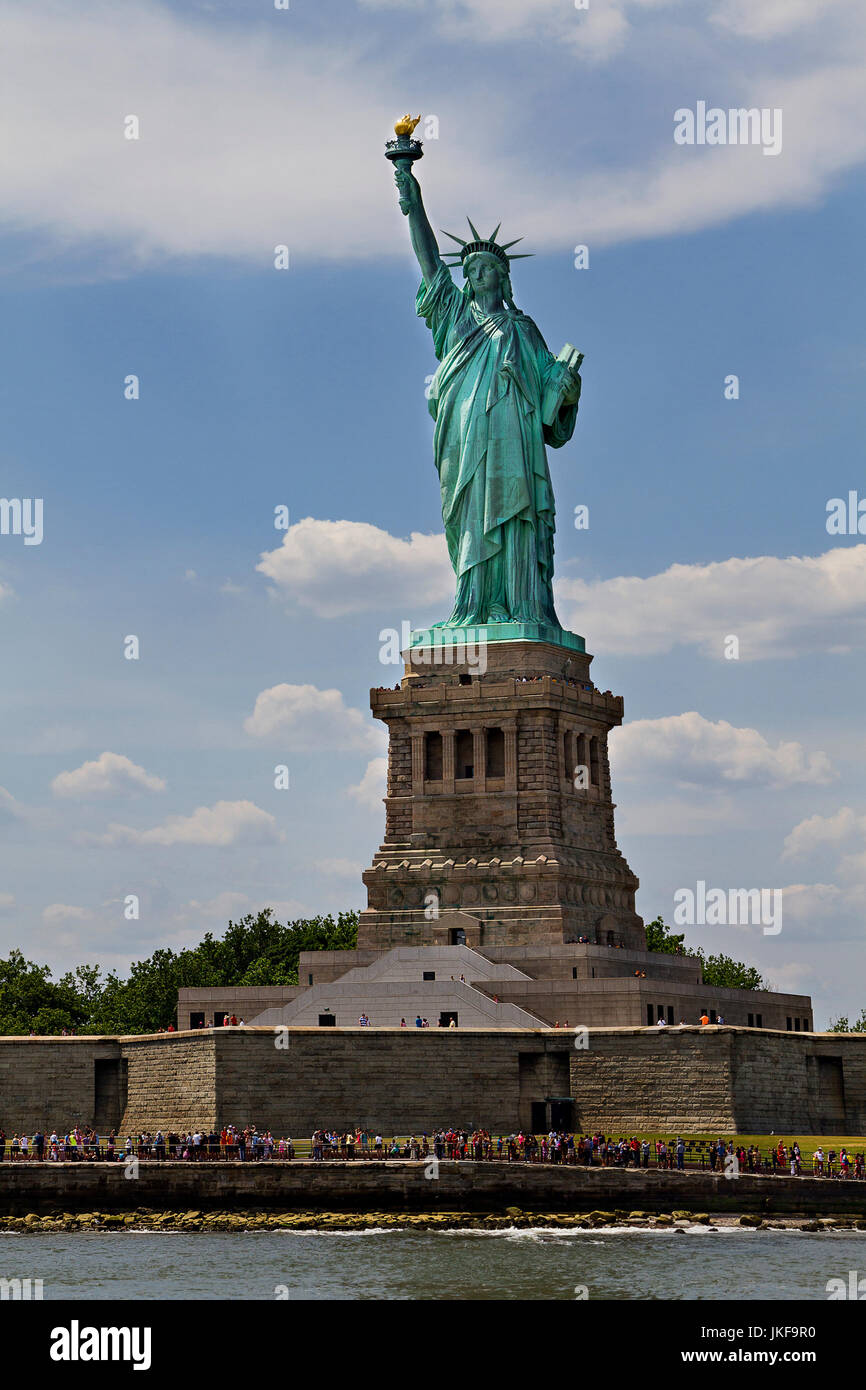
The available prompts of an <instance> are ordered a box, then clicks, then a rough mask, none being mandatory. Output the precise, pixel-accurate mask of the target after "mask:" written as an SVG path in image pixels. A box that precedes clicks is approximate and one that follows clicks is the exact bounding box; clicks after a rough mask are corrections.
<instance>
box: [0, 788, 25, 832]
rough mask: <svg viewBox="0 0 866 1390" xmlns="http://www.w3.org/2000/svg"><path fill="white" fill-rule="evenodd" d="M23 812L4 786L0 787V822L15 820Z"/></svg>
mask: <svg viewBox="0 0 866 1390" xmlns="http://www.w3.org/2000/svg"><path fill="white" fill-rule="evenodd" d="M23 814H24V813H23V810H22V808H21V806H20V804H19V803H18V802H17V801H16V800H15V797H14V796H13V795H12V793H11V792H7V790H6V788H5V787H0V824H2V822H3V821H11V820H17V819H18V817H19V816H21V815H23Z"/></svg>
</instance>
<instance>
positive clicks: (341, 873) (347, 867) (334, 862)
mask: <svg viewBox="0 0 866 1390" xmlns="http://www.w3.org/2000/svg"><path fill="white" fill-rule="evenodd" d="M313 868H314V869H315V871H316V873H319V874H323V875H324V876H325V878H352V879H356V880H357V881H358V882H360V880H361V874H362V873H363V872H364V865H363V864H356V863H355V861H354V860H352V859H315V860H314V861H313Z"/></svg>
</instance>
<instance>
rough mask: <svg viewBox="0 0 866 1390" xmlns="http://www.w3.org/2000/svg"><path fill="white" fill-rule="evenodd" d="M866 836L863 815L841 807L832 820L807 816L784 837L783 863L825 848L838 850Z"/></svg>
mask: <svg viewBox="0 0 866 1390" xmlns="http://www.w3.org/2000/svg"><path fill="white" fill-rule="evenodd" d="M864 836H866V815H864V814H862V813H859V812H857V811H854V810H852V808H851V807H850V806H841V807H840V808H839V810H838V811H836V812H834V814H833V815H832V816H821V815H815V816H809V818H808V819H807V820H802V821H800V823H799V825H795V826H794V829H793V830H792V831H791V833H790V834H789V835H788V836H786V838H785V844H784V848H783V850H782V858H783V859H799V858H802V857H803V856H804V855H807V854H811V853H812V852H813V851H814V850H816V849H823V848H826V847H827V846H829V847H831V848H833V847H836V848H838V849H840V848H841V847H842V846H844V845H846V844H851V843H852V842H853V841H856V840H858V839H861V838H863V837H864Z"/></svg>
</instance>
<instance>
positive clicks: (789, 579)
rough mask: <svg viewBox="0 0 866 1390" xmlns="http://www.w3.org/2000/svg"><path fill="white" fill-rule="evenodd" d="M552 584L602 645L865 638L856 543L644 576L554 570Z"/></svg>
mask: <svg viewBox="0 0 866 1390" xmlns="http://www.w3.org/2000/svg"><path fill="white" fill-rule="evenodd" d="M556 594H557V599H558V601H559V604H560V615H561V616H562V620H563V622H564V624H565V626H566V627H572V628H574V629H575V630H576V631H578V632H583V633H589V634H591V633H592V632H596V633H603V634H604V644H605V649H606V650H607V651H608V652H611V653H616V652H622V653H626V652H627V653H631V654H640V655H650V654H652V655H657V654H658V653H660V652H667V651H670V650H671V649H672V648H673V647H675V646H678V645H684V646H696V647H698V648H699V649H700V650H701V651H703V652H704V653H705V654H706V655H707V656H712V657H717V658H718V659H719V660H723V659H724V640H725V638H726V637H727V636H728V635H729V634H733V635H735V636H736V637H738V638H739V644H740V645H739V657H740V660H741V661H760V660H764V659H768V658H773V657H787V656H794V655H802V654H803V653H804V652H808V651H836V652H838V651H846V650H849V649H851V648H854V647H857V648H860V647H862V646H863V642H864V638H866V545H854V546H846V547H839V548H836V549H833V550H828V551H825V552H824V554H823V555H818V556H796V555H792V556H788V557H787V558H785V559H779V558H777V557H776V556H774V555H761V556H756V557H755V558H753V559H737V558H732V559H730V560H721V561H715V562H713V563H712V564H708V565H700V564H696V565H672V566H671V567H670V569H667V570H665V571H664V572H663V573H662V574H656V575H651V576H650V577H649V578H648V579H639V578H637V577H628V578H626V577H620V578H616V579H604V580H596V581H593V582H586V581H585V580H581V579H562V580H560V581H559V583H558V584H557V586H556ZM569 601H570V602H571V603H572V604H573V605H574V606H573V607H572V608H571V609H570V610H569V609H568V607H567V605H568V603H569Z"/></svg>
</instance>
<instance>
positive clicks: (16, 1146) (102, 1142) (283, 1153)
mask: <svg viewBox="0 0 866 1390" xmlns="http://www.w3.org/2000/svg"><path fill="white" fill-rule="evenodd" d="M304 1147H306V1145H304ZM297 1156H298V1151H297V1150H296V1147H295V1144H294V1142H293V1140H292V1139H290V1138H288V1137H286V1136H285V1135H283V1136H281V1137H280V1138H275V1136H274V1135H273V1134H272V1133H271V1131H270V1130H269V1129H266V1130H260V1129H258V1128H257V1127H256V1126H255V1125H246V1126H244V1127H243V1128H241V1127H238V1126H236V1125H225V1126H224V1127H223V1128H222V1129H221V1130H219V1131H217V1130H215V1129H212V1130H205V1129H194V1130H186V1131H183V1130H168V1129H166V1130H161V1129H157V1130H156V1131H154V1132H151V1131H143V1132H141V1133H139V1134H138V1135H135V1136H133V1135H127V1136H126V1137H125V1138H123V1139H119V1138H118V1137H117V1135H116V1133H115V1131H114V1130H110V1131H109V1132H108V1133H107V1134H104V1133H103V1134H99V1133H97V1132H96V1131H95V1130H94V1129H92V1128H89V1127H86V1126H79V1125H75V1126H73V1127H72V1128H71V1129H69V1130H68V1131H65V1132H63V1133H58V1131H57V1130H52V1132H51V1133H50V1134H45V1133H43V1132H42V1131H39V1130H38V1131H37V1132H36V1133H35V1134H32V1135H27V1134H18V1133H17V1132H16V1133H15V1134H13V1135H12V1137H11V1139H10V1138H8V1137H7V1135H6V1134H5V1133H4V1131H3V1130H2V1129H0V1162H2V1161H3V1160H4V1159H8V1160H9V1161H10V1162H21V1161H22V1160H33V1159H35V1160H38V1161H48V1162H70V1161H88V1160H89V1161H97V1160H98V1161H107V1162H116V1161H129V1160H131V1159H133V1158H135V1159H143V1160H153V1161H155V1162H162V1161H165V1160H168V1159H171V1160H175V1161H178V1160H181V1161H187V1162H191V1163H198V1162H205V1161H207V1162H219V1161H223V1162H239V1163H244V1162H259V1161H262V1160H267V1159H282V1160H284V1161H285V1160H289V1159H293V1158H296V1157H297ZM310 1158H311V1159H312V1161H313V1162H315V1163H321V1162H325V1161H329V1160H330V1161H333V1160H335V1159H336V1160H343V1161H345V1162H351V1161H352V1160H354V1159H374V1160H381V1161H383V1162H384V1161H386V1160H388V1159H395V1158H400V1159H409V1160H415V1161H419V1160H427V1159H430V1158H434V1159H436V1160H442V1161H444V1160H446V1159H451V1160H464V1161H465V1160H472V1161H475V1162H489V1161H499V1162H507V1163H558V1164H564V1165H568V1164H571V1165H583V1166H585V1167H602V1168H629V1167H633V1168H650V1167H654V1168H661V1169H674V1170H680V1171H682V1170H683V1169H685V1168H686V1167H690V1168H695V1167H700V1168H709V1169H710V1170H711V1171H718V1172H722V1171H724V1172H725V1173H726V1174H728V1175H733V1174H734V1173H763V1174H765V1175H766V1174H777V1173H780V1174H784V1173H790V1174H791V1176H793V1177H797V1176H800V1175H814V1176H817V1177H839V1178H863V1177H864V1156H863V1154H862V1153H857V1154H853V1155H852V1154H850V1153H849V1151H848V1150H847V1148H845V1147H844V1146H842V1147H840V1148H839V1150H838V1152H837V1151H836V1150H835V1149H832V1148H826V1149H825V1147H824V1145H823V1144H820V1143H819V1145H818V1147H817V1148H816V1149H815V1150H814V1152H813V1153H811V1154H810V1155H808V1156H807V1155H804V1154H803V1153H802V1152H801V1149H800V1145H799V1143H798V1142H797V1141H796V1140H793V1141H792V1142H791V1143H790V1144H789V1145H786V1144H785V1142H784V1140H782V1139H780V1140H779V1142H778V1144H777V1145H775V1147H771V1148H769V1149H768V1150H766V1151H764V1152H763V1153H762V1152H761V1150H760V1149H759V1148H758V1146H757V1144H754V1143H752V1144H750V1145H749V1146H748V1148H747V1147H746V1146H745V1145H744V1144H742V1143H737V1142H736V1141H734V1140H732V1139H729V1140H725V1139H718V1140H713V1141H710V1142H706V1141H693V1140H689V1141H686V1139H685V1138H684V1137H683V1136H682V1135H677V1136H676V1138H673V1139H670V1140H666V1139H656V1140H654V1141H652V1142H651V1141H650V1140H649V1139H638V1138H637V1137H634V1136H633V1137H632V1138H630V1139H624V1138H619V1139H614V1138H613V1137H612V1136H610V1135H605V1134H601V1133H596V1134H592V1135H588V1134H583V1135H578V1134H569V1133H567V1132H565V1131H558V1130H553V1129H551V1130H550V1131H549V1132H548V1133H547V1134H541V1135H537V1134H530V1133H528V1132H526V1131H524V1130H519V1131H518V1132H517V1133H512V1134H507V1135H505V1134H498V1135H495V1136H494V1135H492V1134H491V1133H490V1132H489V1131H488V1130H486V1129H467V1128H459V1127H458V1128H454V1127H451V1128H439V1129H436V1130H434V1131H433V1132H432V1133H431V1134H426V1133H424V1134H421V1135H414V1134H413V1135H410V1136H409V1137H408V1138H406V1137H404V1138H396V1137H394V1138H390V1139H386V1138H385V1137H384V1136H383V1135H382V1134H378V1133H373V1132H372V1131H370V1130H367V1129H364V1128H361V1127H360V1126H359V1127H356V1128H346V1129H341V1130H337V1129H317V1130H315V1131H314V1132H313V1134H312V1136H311V1139H310Z"/></svg>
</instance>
